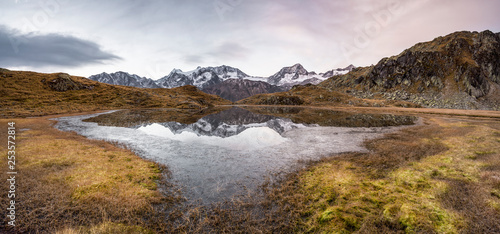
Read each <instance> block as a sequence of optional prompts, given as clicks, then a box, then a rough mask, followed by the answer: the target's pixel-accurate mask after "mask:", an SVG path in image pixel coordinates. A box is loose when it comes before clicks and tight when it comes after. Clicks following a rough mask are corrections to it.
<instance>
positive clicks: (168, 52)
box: [0, 0, 500, 79]
mask: <svg viewBox="0 0 500 234" xmlns="http://www.w3.org/2000/svg"><path fill="white" fill-rule="evenodd" d="M498 9H500V0H476V1H472V0H350V1H345V0H275V1H271V0H86V1H76V0H75V1H73V0H0V67H4V68H8V69H12V70H32V71H38V72H61V71H62V72H67V73H70V74H72V75H79V76H89V75H93V74H97V73H101V72H115V71H126V72H129V73H135V74H138V75H140V76H145V77H150V78H153V79H158V78H161V77H163V76H165V75H167V74H168V73H169V72H170V71H171V70H172V69H173V68H179V69H182V70H184V71H188V70H192V69H195V68H196V67H197V66H218V65H222V64H225V65H229V66H233V67H237V68H240V69H241V70H242V71H244V72H246V73H247V74H249V75H254V76H270V75H272V74H273V73H275V72H277V71H278V70H279V69H281V68H282V67H284V66H290V65H293V64H295V63H301V64H302V65H304V67H305V68H306V69H308V70H309V71H316V72H325V71H327V70H330V69H333V68H337V67H345V66H347V65H349V64H354V65H356V66H367V65H371V64H374V63H377V62H378V60H380V59H381V58H383V57H387V56H392V55H395V54H399V53H400V52H401V51H403V50H404V49H406V48H408V47H410V46H412V45H414V44H415V43H418V42H422V41H429V40H432V39H433V38H435V37H437V36H444V35H447V34H449V33H452V32H454V31H462V30H468V31H483V30H487V29H488V30H491V31H493V32H500V14H499V13H498Z"/></svg>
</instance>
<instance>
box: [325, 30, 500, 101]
mask: <svg viewBox="0 0 500 234" xmlns="http://www.w3.org/2000/svg"><path fill="white" fill-rule="evenodd" d="M319 86H321V87H324V88H328V89H329V90H334V91H341V92H344V93H348V94H351V95H354V96H357V97H361V98H386V99H391V100H404V101H409V102H413V103H416V104H419V105H422V106H424V107H433V108H454V109H493V110H499V109H500V36H499V34H498V33H496V34H495V33H492V32H491V31H483V32H466V31H464V32H455V33H452V34H449V35H447V36H444V37H438V38H436V39H434V40H432V41H429V42H423V43H418V44H416V45H415V46H413V47H411V48H409V49H406V50H404V51H403V52H402V53H400V54H399V55H396V56H392V57H389V58H383V59H382V60H380V61H379V62H378V63H377V64H376V65H374V66H370V67H361V68H356V69H354V70H353V71H352V72H350V73H348V74H345V75H339V76H334V77H332V78H329V79H328V80H326V81H324V82H322V83H320V84H319Z"/></svg>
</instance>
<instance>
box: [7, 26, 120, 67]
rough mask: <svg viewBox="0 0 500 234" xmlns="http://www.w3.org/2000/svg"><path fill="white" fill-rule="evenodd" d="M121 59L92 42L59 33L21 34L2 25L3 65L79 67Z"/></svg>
mask: <svg viewBox="0 0 500 234" xmlns="http://www.w3.org/2000/svg"><path fill="white" fill-rule="evenodd" d="M116 59H121V58H120V57H118V56H116V55H113V54H111V53H108V52H104V51H102V50H101V48H100V46H99V45H98V44H96V43H94V42H92V41H87V40H83V39H79V38H76V37H72V36H64V35H60V34H45V35H38V34H32V33H31V34H20V33H18V32H17V31H16V30H12V29H8V28H6V27H2V26H0V65H1V66H3V67H9V66H28V67H43V66H61V67H79V66H82V65H86V64H95V63H103V62H104V61H108V60H116Z"/></svg>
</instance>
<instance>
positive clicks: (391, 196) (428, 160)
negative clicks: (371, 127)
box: [278, 119, 500, 233]
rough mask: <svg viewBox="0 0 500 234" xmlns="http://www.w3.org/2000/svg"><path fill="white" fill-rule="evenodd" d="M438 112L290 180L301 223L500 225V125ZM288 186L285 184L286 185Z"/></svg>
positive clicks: (312, 227)
mask: <svg viewBox="0 0 500 234" xmlns="http://www.w3.org/2000/svg"><path fill="white" fill-rule="evenodd" d="M455 121H456V120H451V121H450V120H443V119H432V120H430V123H431V124H430V125H427V126H423V127H416V128H412V129H408V130H405V131H402V132H399V133H394V134H389V135H387V136H385V137H384V138H381V139H377V140H372V141H369V142H367V143H366V144H367V147H368V148H369V149H371V153H368V154H360V153H358V154H347V155H343V156H340V157H338V158H332V159H329V160H325V161H323V162H321V163H318V164H316V165H314V166H312V167H310V168H309V169H307V170H305V171H302V172H301V173H299V175H298V176H297V177H295V179H292V180H290V182H288V185H289V186H291V187H292V188H293V189H290V188H287V187H286V186H285V190H284V191H286V192H285V193H282V194H280V193H278V194H280V196H282V195H283V194H288V195H287V196H284V197H282V198H280V199H283V198H287V199H288V200H289V201H290V203H291V204H292V205H293V206H295V207H296V209H295V210H294V211H295V212H297V213H298V217H302V219H303V222H301V223H299V225H298V227H299V230H302V231H305V232H314V233H317V232H328V233H330V232H334V233H345V232H347V233H349V232H354V231H357V232H361V233H389V232H406V233H414V232H437V233H458V232H470V233H486V232H489V233H491V232H498V231H500V223H498V220H499V218H500V209H499V207H500V206H499V204H500V196H498V191H499V188H500V180H499V179H498V178H500V177H498V175H500V151H499V150H498V149H500V140H499V136H500V133H499V131H498V129H499V128H500V124H499V123H498V122H496V121H485V122H482V123H481V122H479V123H477V122H468V121H467V120H462V121H458V122H455ZM282 189H283V188H282Z"/></svg>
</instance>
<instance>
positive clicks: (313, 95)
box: [237, 85, 418, 107]
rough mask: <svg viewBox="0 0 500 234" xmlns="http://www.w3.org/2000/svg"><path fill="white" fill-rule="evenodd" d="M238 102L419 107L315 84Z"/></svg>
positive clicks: (251, 103) (252, 103) (254, 103)
mask: <svg viewBox="0 0 500 234" xmlns="http://www.w3.org/2000/svg"><path fill="white" fill-rule="evenodd" d="M237 103H238V104H250V105H311V106H364V107H382V106H397V107H418V105H416V104H413V103H409V102H404V101H394V100H383V99H380V100H376V99H361V98H356V97H354V96H351V95H348V94H344V93H340V92H336V91H331V90H329V89H326V88H323V87H318V86H314V85H305V86H294V87H293V88H292V89H291V90H289V91H287V92H281V93H271V94H259V95H255V96H252V97H249V98H246V99H243V100H241V101H238V102H237Z"/></svg>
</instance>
